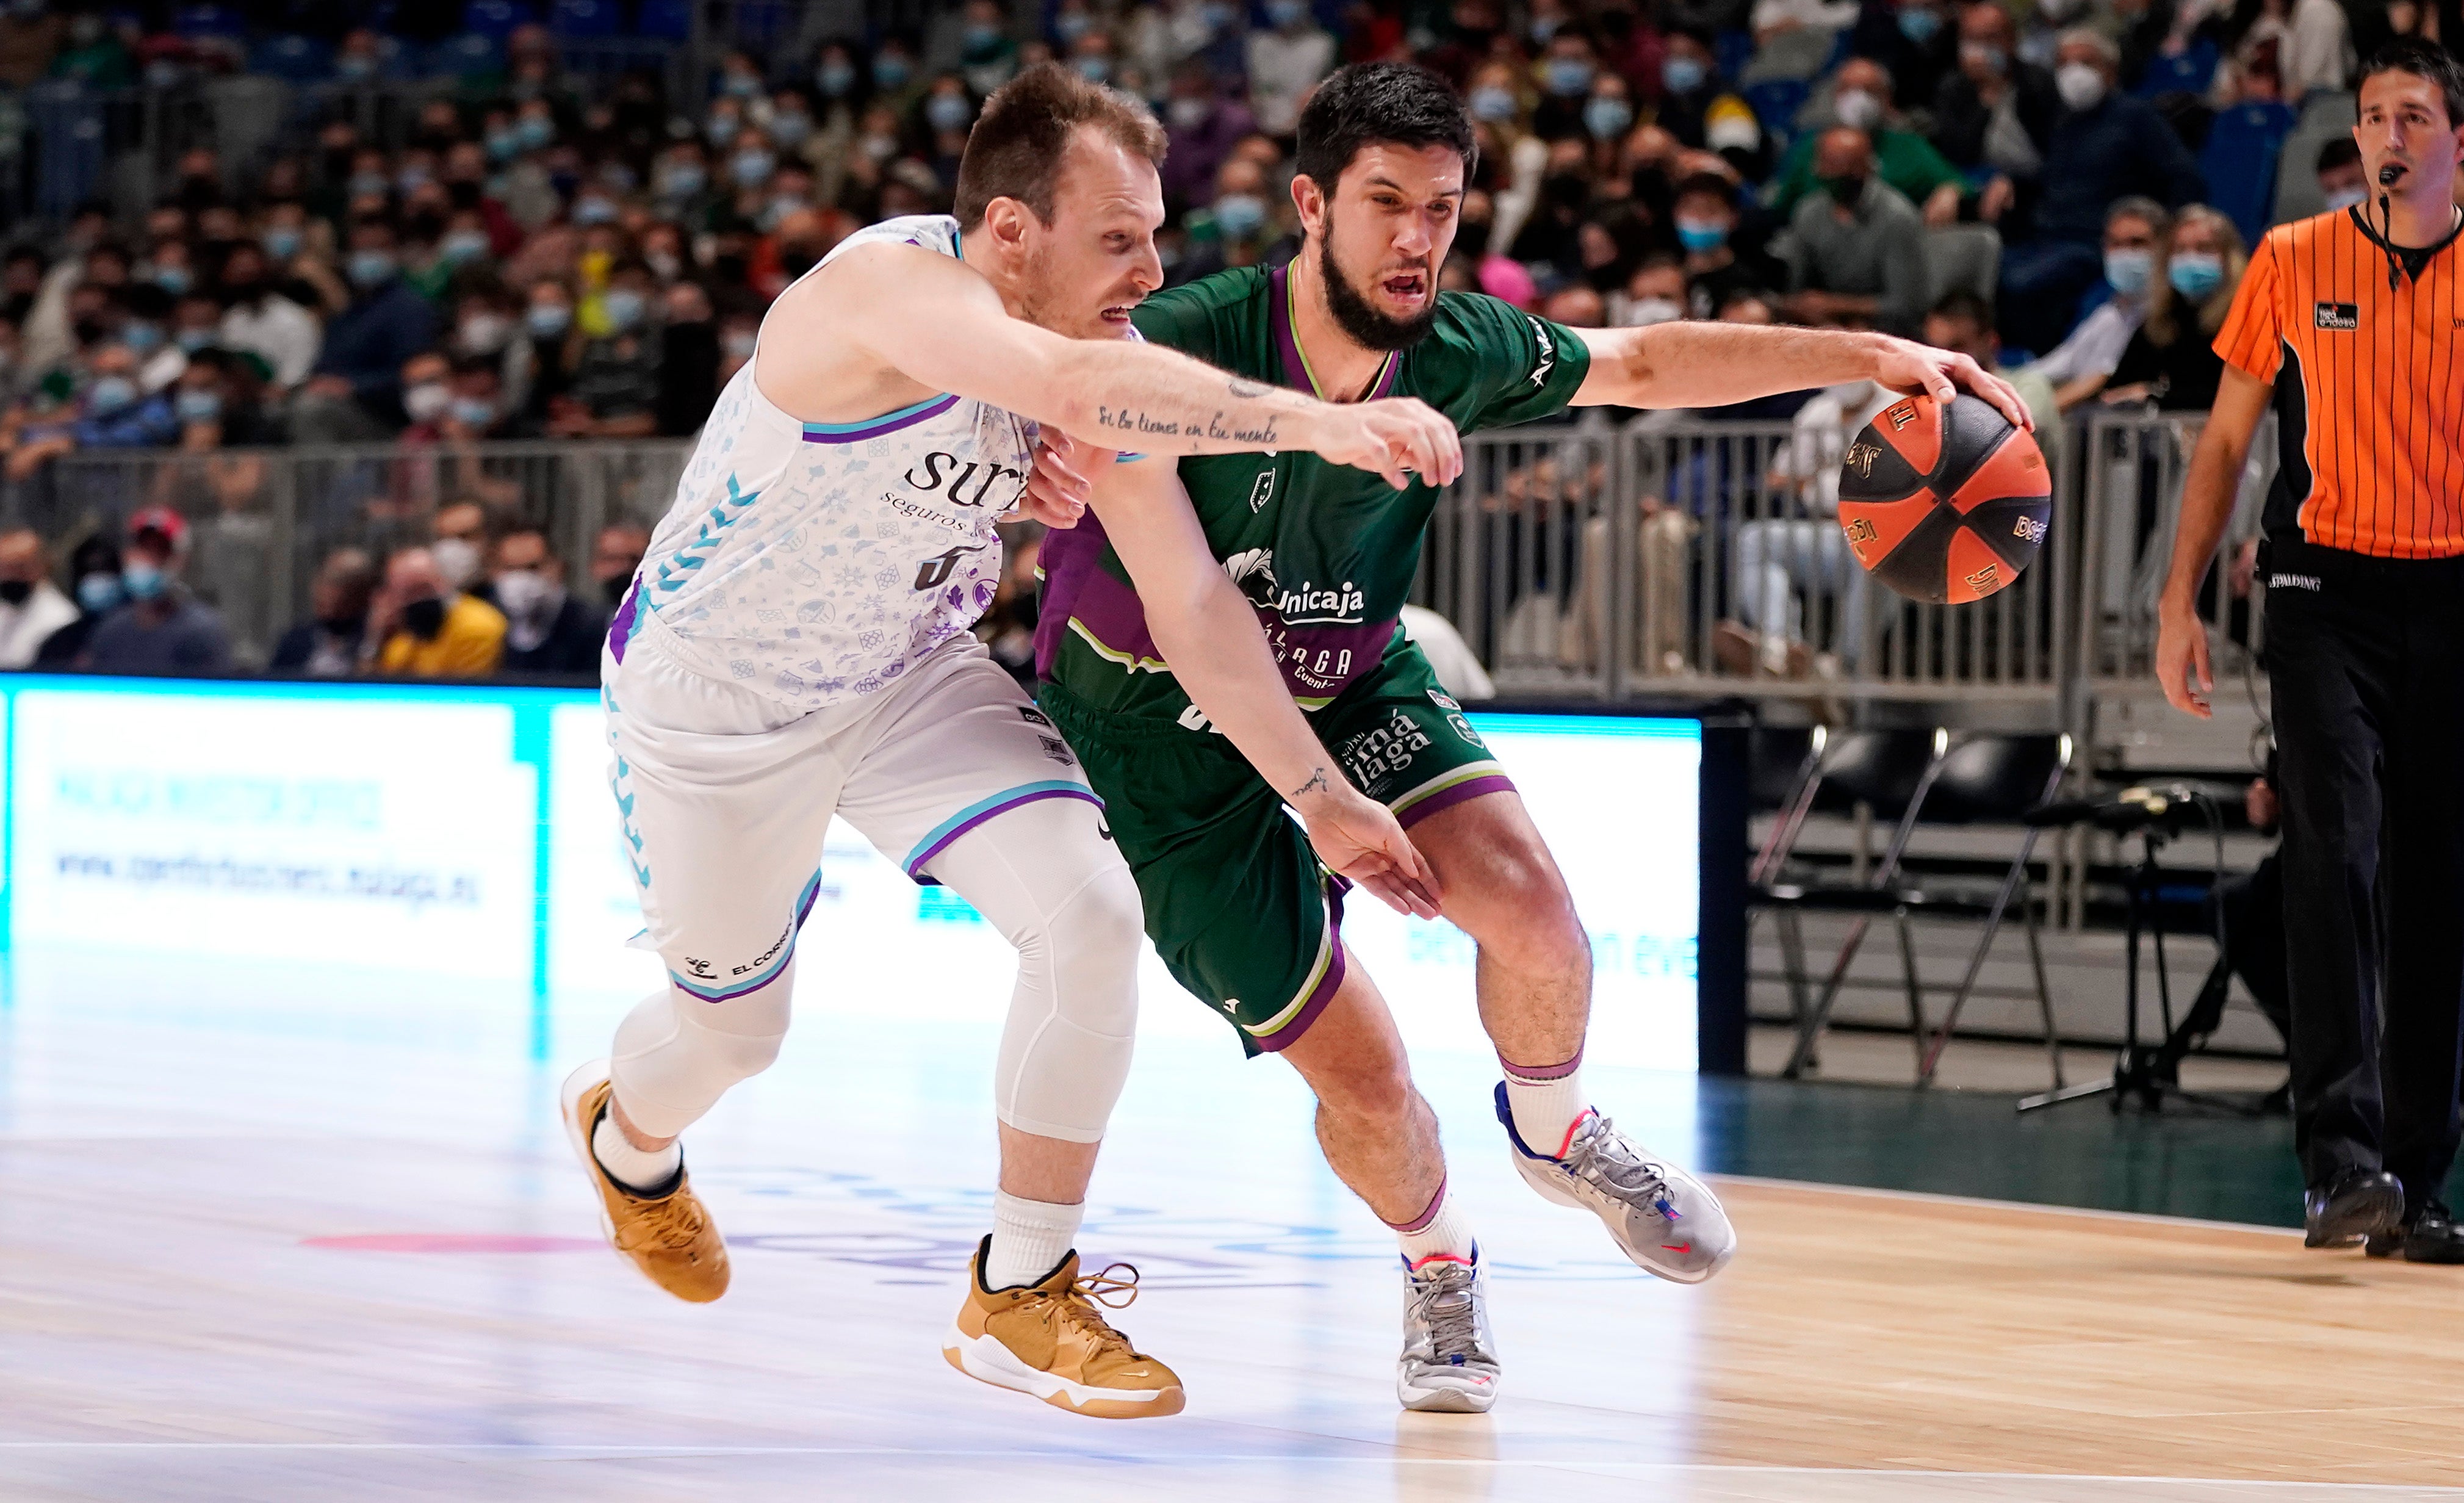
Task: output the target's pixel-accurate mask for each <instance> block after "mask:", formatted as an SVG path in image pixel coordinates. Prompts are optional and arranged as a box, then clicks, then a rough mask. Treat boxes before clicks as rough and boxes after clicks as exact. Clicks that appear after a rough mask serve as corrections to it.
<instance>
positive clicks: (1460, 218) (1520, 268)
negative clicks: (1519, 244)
mask: <svg viewBox="0 0 2464 1503" xmlns="http://www.w3.org/2000/svg"><path fill="white" fill-rule="evenodd" d="M1496 215H1497V206H1496V202H1495V200H1493V199H1491V198H1490V197H1489V195H1488V194H1486V193H1485V192H1483V191H1481V190H1480V189H1479V188H1471V189H1468V190H1467V191H1465V192H1464V194H1463V208H1462V209H1461V210H1458V212H1457V217H1456V227H1455V243H1454V250H1453V253H1452V257H1451V258H1453V259H1458V260H1461V261H1463V263H1464V264H1465V265H1466V266H1468V267H1469V268H1470V270H1471V276H1472V282H1473V286H1474V289H1475V290H1476V291H1479V292H1485V293H1486V294H1488V295H1489V296H1490V297H1492V298H1504V299H1505V300H1506V301H1507V302H1510V303H1512V304H1513V305H1514V306H1516V307H1518V308H1520V309H1522V310H1523V311H1524V312H1526V313H1534V312H1537V311H1538V310H1539V307H1540V289H1539V287H1538V285H1537V284H1535V283H1534V282H1533V281H1532V280H1531V273H1530V271H1529V268H1527V267H1525V266H1524V264H1523V263H1522V262H1521V261H1518V260H1515V259H1514V258H1513V257H1511V256H1507V255H1501V254H1498V251H1497V242H1496V236H1495V232H1496V228H1497V226H1496Z"/></svg>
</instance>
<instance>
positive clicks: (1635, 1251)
mask: <svg viewBox="0 0 2464 1503" xmlns="http://www.w3.org/2000/svg"><path fill="white" fill-rule="evenodd" d="M1497 1119H1498V1120H1499V1121H1500V1122H1503V1123H1505V1124H1506V1138H1507V1141H1508V1142H1510V1143H1512V1144H1513V1145H1514V1168H1515V1171H1516V1172H1517V1173H1519V1174H1521V1175H1522V1176H1523V1179H1524V1183H1527V1184H1529V1185H1530V1186H1531V1187H1532V1188H1533V1189H1535V1190H1538V1191H1539V1192H1540V1193H1541V1194H1542V1195H1543V1196H1546V1197H1547V1198H1548V1199H1550V1200H1552V1201H1555V1202H1556V1203H1557V1204H1558V1205H1571V1206H1573V1207H1574V1208H1575V1209H1576V1210H1586V1211H1590V1212H1591V1213H1592V1214H1593V1215H1595V1216H1597V1217H1598V1218H1599V1219H1600V1220H1601V1221H1602V1222H1603V1223H1605V1224H1606V1225H1607V1227H1608V1228H1609V1235H1610V1236H1612V1237H1614V1238H1616V1239H1617V1246H1618V1248H1620V1249H1623V1250H1624V1252H1625V1255H1626V1256H1627V1257H1629V1258H1632V1259H1633V1260H1634V1262H1635V1266H1636V1267H1637V1268H1639V1269H1641V1270H1642V1271H1644V1272H1646V1273H1655V1274H1658V1275H1659V1276H1660V1277H1661V1278H1664V1279H1671V1280H1674V1281H1675V1282H1677V1283H1680V1284H1700V1283H1702V1282H1703V1281H1704V1280H1705V1279H1706V1278H1709V1277H1710V1276H1711V1275H1712V1274H1714V1273H1717V1272H1719V1271H1720V1270H1721V1269H1723V1268H1725V1267H1727V1262H1728V1260H1729V1259H1730V1258H1732V1257H1734V1256H1736V1252H1737V1232H1736V1228H1735V1227H1731V1226H1729V1225H1728V1213H1727V1211H1725V1210H1722V1209H1721V1208H1720V1198H1719V1197H1718V1196H1716V1195H1713V1194H1712V1193H1711V1187H1710V1186H1709V1185H1707V1184H1705V1183H1703V1182H1702V1181H1700V1180H1698V1179H1696V1178H1694V1177H1693V1176H1692V1175H1690V1174H1687V1173H1686V1172H1685V1171H1684V1170H1683V1169H1681V1168H1679V1167H1677V1166H1676V1165H1675V1164H1673V1163H1667V1162H1664V1161H1662V1160H1658V1159H1654V1158H1653V1157H1652V1156H1651V1155H1650V1154H1648V1153H1645V1152H1644V1151H1643V1150H1642V1149H1641V1148H1639V1147H1638V1146H1636V1145H1635V1144H1634V1143H1631V1142H1629V1141H1627V1140H1626V1137H1625V1135H1624V1134H1622V1133H1620V1132H1618V1131H1617V1128H1616V1127H1615V1126H1614V1125H1613V1124H1612V1123H1611V1122H1610V1121H1609V1119H1608V1118H1607V1117H1605V1116H1600V1115H1599V1114H1598V1113H1597V1112H1586V1113H1584V1114H1583V1117H1582V1119H1581V1120H1580V1121H1578V1122H1576V1123H1575V1124H1574V1130H1573V1134H1572V1135H1571V1136H1570V1137H1569V1138H1568V1139H1567V1142H1566V1156H1565V1157H1564V1158H1562V1159H1553V1158H1551V1157H1550V1156H1549V1155H1547V1154H1545V1153H1537V1152H1534V1151H1533V1150H1532V1148H1531V1145H1530V1144H1529V1143H1527V1142H1525V1141H1524V1140H1523V1135H1522V1134H1520V1133H1518V1132H1516V1131H1515V1130H1514V1113H1513V1112H1512V1111H1511V1110H1510V1109H1509V1108H1508V1106H1507V1097H1506V1082H1504V1081H1502V1080H1501V1081H1499V1082H1498V1085H1497Z"/></svg>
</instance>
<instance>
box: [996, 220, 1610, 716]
mask: <svg viewBox="0 0 2464 1503" xmlns="http://www.w3.org/2000/svg"><path fill="white" fill-rule="evenodd" d="M1132 318H1133V321H1134V322H1135V323H1136V325H1137V328H1138V332H1139V333H1141V334H1143V335H1145V336H1146V337H1147V338H1148V339H1149V340H1151V341H1153V342H1155V343H1158V344H1164V345H1169V346H1170V347H1172V348H1174V349H1177V350H1179V351H1181V352H1183V353H1185V354H1188V355H1192V356H1195V357H1196V358H1198V359H1199V360H1202V361H1205V362H1206V363H1207V364H1209V365H1217V366H1221V368H1223V369H1225V370H1228V371H1231V372H1232V373H1233V374H1235V375H1239V376H1245V377H1248V378H1249V379H1251V380H1253V381H1264V382H1271V383H1273V384H1276V385H1279V386H1286V387H1292V388H1294V389H1296V390H1300V391H1309V392H1312V393H1314V394H1316V395H1319V396H1324V395H1326V393H1325V392H1322V391H1318V390H1317V386H1316V381H1315V379H1314V377H1313V376H1312V375H1311V374H1310V371H1309V361H1308V358H1307V356H1306V355H1305V354H1304V352H1303V351H1302V349H1301V347H1300V343H1299V341H1298V340H1297V339H1295V338H1294V336H1293V325H1292V314H1291V308H1290V304H1289V299H1288V298H1287V279H1286V274H1285V269H1284V268H1281V267H1277V268H1275V269H1274V270H1272V271H1268V270H1266V269H1265V268H1263V267H1242V268H1238V269H1236V270H1232V271H1227V272H1221V273H1218V274H1217V275H1215V276H1209V277H1207V278H1205V279H1204V280H1202V281H1197V282H1192V283H1191V284H1189V285H1188V286H1186V287H1177V288H1174V289H1172V290H1171V291H1169V292H1164V293H1159V294H1157V295H1156V296H1155V297H1153V298H1148V299H1147V300H1146V301H1145V302H1143V303H1141V304H1139V305H1138V308H1137V311H1136V312H1135V313H1134V314H1133V316H1132ZM1590 369H1591V351H1590V350H1589V349H1588V348H1587V347H1586V346H1585V345H1584V343H1583V342H1582V339H1581V337H1580V336H1578V335H1577V334H1575V332H1574V331H1573V330H1572V329H1569V328H1566V327H1564V326H1563V325H1561V324H1556V323H1551V322H1550V321H1548V320H1545V319H1535V318H1532V317H1531V316H1529V314H1526V313H1523V312H1521V311H1520V310H1518V309H1516V308H1515V307H1514V306H1513V305H1512V304H1510V303H1507V302H1502V301H1500V300H1498V299H1497V298H1489V297H1485V296H1481V295H1478V294H1469V293H1452V292H1448V293H1440V294H1439V295H1438V317H1437V323H1436V326H1435V327H1434V328H1433V329H1431V331H1430V332H1429V334H1428V336H1427V338H1425V339H1423V340H1421V341H1420V343H1418V344H1415V345H1413V346H1412V347H1411V348H1410V349H1408V350H1402V351H1398V352H1397V353H1395V354H1392V355H1389V356H1388V357H1387V358H1386V364H1385V365H1384V366H1383V367H1382V368H1381V369H1380V370H1379V371H1378V374H1377V379H1376V381H1375V383H1374V384H1373V386H1372V387H1371V388H1370V395H1371V396H1373V397H1385V396H1408V397H1418V398H1419V399H1420V400H1421V401H1423V402H1426V403H1427V404H1428V405H1429V406H1431V407H1433V408H1435V409H1438V410H1439V411H1441V412H1443V413H1444V414H1445V415H1446V416H1447V417H1448V418H1449V419H1451V420H1452V421H1453V422H1454V425H1455V427H1456V428H1457V429H1459V430H1460V431H1463V432H1466V433H1469V432H1474V431H1478V430H1481V429H1485V428H1498V427H1503V426H1506V425H1507V424H1512V423H1524V422H1529V421H1530V420H1532V419H1534V418H1540V417H1547V416H1550V415H1551V414H1552V413H1555V412H1559V411H1562V410H1564V409H1565V408H1566V406H1567V405H1568V404H1569V403H1571V402H1572V401H1573V396H1574V391H1575V389H1576V388H1577V387H1580V386H1581V385H1582V384H1583V378H1584V376H1585V375H1586V374H1588V373H1589V371H1590ZM1123 462H1125V463H1127V462H1132V461H1123ZM1134 462H1136V463H1142V464H1167V463H1171V462H1172V461H1171V460H1169V459H1166V458H1161V457H1155V458H1148V459H1142V460H1137V461H1134ZM1179 465H1180V479H1181V483H1182V484H1183V485H1184V486H1186V487H1187V488H1188V490H1189V498H1190V501H1191V504H1192V505H1193V506H1195V507H1196V509H1197V512H1198V519H1199V525H1201V526H1202V527H1203V528H1204V529H1205V531H1206V542H1207V546H1208V547H1209V548H1210V549H1211V550H1212V551H1213V552H1214V554H1215V557H1216V558H1217V559H1218V560H1220V561H1221V563H1222V564H1223V566H1224V568H1225V569H1226V570H1227V571H1229V572H1230V574H1231V576H1232V578H1233V580H1234V582H1235V583H1237V584H1238V585H1239V586H1241V589H1242V591H1243V593H1244V594H1246V595H1247V596H1248V598H1249V602H1250V604H1251V605H1253V606H1254V607H1256V608H1257V611H1258V616H1259V619H1260V621H1261V623H1262V624H1263V625H1264V626H1265V630H1266V640H1267V643H1268V644H1269V645H1270V646H1271V647H1272V648H1273V649H1274V652H1275V657H1276V660H1277V661H1278V662H1279V663H1280V664H1281V665H1282V667H1283V671H1284V681H1285V682H1286V684H1287V685H1288V686H1289V687H1290V689H1291V691H1292V696H1293V697H1294V698H1295V699H1297V700H1299V701H1300V703H1301V706H1302V708H1304V709H1316V708H1319V707H1321V706H1323V705H1325V704H1326V703H1328V702H1329V701H1330V700H1331V699H1332V698H1333V697H1334V696H1336V695H1337V694H1339V693H1341V692H1342V689H1343V687H1344V685H1346V684H1348V683H1350V682H1351V681H1352V680H1353V679H1354V678H1357V677H1359V676H1360V675H1361V674H1365V673H1367V672H1368V671H1369V670H1370V669H1372V668H1375V666H1376V665H1377V663H1378V661H1379V660H1380V659H1381V658H1382V657H1383V656H1384V654H1385V652H1386V648H1387V645H1388V644H1389V643H1390V642H1392V641H1393V640H1394V639H1395V635H1396V630H1395V627H1396V618H1397V616H1398V615H1399V614H1400V613H1401V611H1402V608H1403V604H1404V601H1405V600H1406V599H1407V598H1408V597H1409V595H1410V593H1411V588H1412V579H1413V576H1414V574H1415V573H1416V572H1417V571H1418V570H1419V562H1420V537H1421V533H1422V531H1423V529H1424V528H1425V527H1426V526H1427V525H1428V520H1429V513H1430V511H1431V509H1432V508H1433V507H1434V506H1435V505H1436V503H1437V495H1438V493H1437V489H1436V488H1435V487H1434V486H1430V485H1428V484H1425V483H1423V482H1421V481H1419V479H1417V478H1416V479H1415V480H1414V481H1413V482H1412V483H1411V484H1410V485H1409V486H1407V487H1406V488H1404V489H1403V490H1400V491H1397V490H1395V489H1394V488H1393V487H1391V486H1389V485H1388V484H1387V483H1386V482H1385V481H1384V480H1381V479H1379V478H1378V477H1377V476H1376V475H1371V474H1370V473H1368V472H1367V471H1365V470H1354V469H1351V468H1349V467H1347V466H1343V465H1336V464H1330V463H1328V462H1327V461H1325V460H1323V459H1320V458H1319V457H1318V456H1317V455H1315V454H1311V453H1236V454H1199V455H1191V456H1189V457H1185V458H1183V459H1181V460H1180V461H1179ZM1042 564H1043V571H1044V596H1043V608H1042V611H1041V614H1040V620H1039V622H1038V625H1037V630H1036V665H1037V669H1038V672H1039V673H1040V674H1042V675H1043V676H1044V677H1045V678H1048V679H1053V680H1057V681H1058V682H1060V683H1062V684H1064V685H1066V686H1067V688H1068V689H1069V690H1070V691H1071V692H1072V693H1073V694H1074V695H1076V696H1078V697H1079V698H1080V699H1082V700H1084V701H1086V702H1087V703H1089V704H1090V705H1092V706H1095V707H1098V708H1101V709H1105V710H1109V711H1113V712H1116V713H1120V714H1129V715H1140V716H1162V717H1166V718H1177V717H1178V716H1179V715H1181V714H1182V713H1183V712H1184V711H1185V710H1187V709H1188V707H1189V698H1188V696H1187V695H1185V694H1183V693H1182V692H1181V688H1180V685H1179V684H1178V683H1177V682H1176V681H1175V680H1174V678H1173V676H1172V672H1171V670H1170V668H1169V667H1168V666H1167V665H1166V664H1165V663H1164V662H1163V660H1162V654H1161V653H1160V652H1157V651H1156V649H1155V639H1154V638H1153V637H1152V636H1150V635H1149V634H1148V631H1147V624H1146V611H1145V608H1143V607H1142V606H1141V605H1140V604H1139V601H1138V597H1137V592H1136V591H1135V590H1134V589H1133V588H1132V587H1131V586H1130V578H1129V573H1128V571H1127V570H1125V569H1123V568H1122V567H1121V561H1120V560H1119V558H1118V557H1116V556H1115V555H1114V553H1113V551H1112V549H1111V544H1110V543H1109V542H1107V541H1106V540H1105V537H1104V531H1103V528H1102V526H1101V525H1100V524H1099V523H1098V522H1097V521H1096V519H1095V518H1094V517H1093V516H1092V515H1091V514H1090V515H1089V516H1088V517H1087V518H1086V519H1084V520H1082V521H1080V522H1079V524H1078V525H1077V526H1076V527H1074V528H1071V529H1067V530H1066V531H1058V532H1053V533H1049V534H1046V535H1045V540H1044V551H1043V556H1042Z"/></svg>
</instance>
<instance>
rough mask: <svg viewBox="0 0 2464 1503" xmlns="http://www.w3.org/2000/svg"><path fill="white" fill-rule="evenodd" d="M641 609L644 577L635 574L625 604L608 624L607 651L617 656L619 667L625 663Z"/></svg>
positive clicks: (626, 592)
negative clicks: (627, 647)
mask: <svg viewBox="0 0 2464 1503" xmlns="http://www.w3.org/2000/svg"><path fill="white" fill-rule="evenodd" d="M641 608H642V576H641V575H639V574H635V575H634V576H633V583H632V584H631V585H629V586H627V587H626V590H625V601H624V604H622V605H620V606H618V607H617V608H616V615H615V617H614V619H612V620H610V621H609V622H608V623H607V651H608V652H611V653H613V654H615V657H616V661H617V663H618V664H619V665H622V664H623V663H624V661H625V644H626V643H627V642H628V641H630V640H631V639H632V636H633V617H634V615H635V614H636V613H637V612H639V611H640V610H641Z"/></svg>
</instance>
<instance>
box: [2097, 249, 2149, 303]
mask: <svg viewBox="0 0 2464 1503" xmlns="http://www.w3.org/2000/svg"><path fill="white" fill-rule="evenodd" d="M2155 276H2156V254H2155V253H2154V252H2152V251H2133V250H2123V251H2107V252H2105V253H2104V280H2105V284H2106V285H2107V286H2109V287H2111V288H2112V289H2113V290H2114V291H2115V292H2118V293H2120V294H2121V295H2122V296H2123V297H2124V298H2136V297H2138V296H2139V295H2140V294H2142V293H2144V292H2145V291H2146V290H2147V284H2148V283H2149V282H2150V281H2152V280H2154V279H2155Z"/></svg>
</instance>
